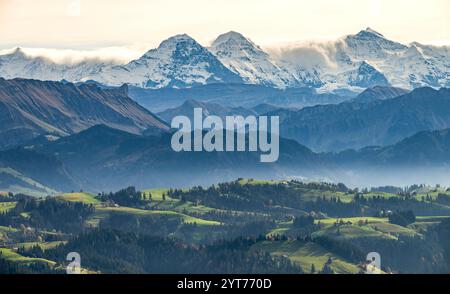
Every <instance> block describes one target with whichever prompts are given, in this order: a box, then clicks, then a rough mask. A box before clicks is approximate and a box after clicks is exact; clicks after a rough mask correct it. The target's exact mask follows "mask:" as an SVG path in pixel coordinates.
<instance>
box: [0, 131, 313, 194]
mask: <svg viewBox="0 0 450 294" xmlns="http://www.w3.org/2000/svg"><path fill="white" fill-rule="evenodd" d="M170 141H171V136H170V134H163V135H161V136H158V137H156V136H142V135H136V134H131V133H128V132H124V131H121V130H117V129H113V128H110V127H108V126H105V125H98V126H94V127H91V128H89V129H87V130H85V131H82V132H80V133H77V134H74V135H71V136H66V137H62V138H60V139H58V140H56V141H48V140H47V141H45V140H37V141H36V142H30V143H29V144H27V145H26V146H24V147H22V148H17V149H12V150H8V151H3V152H0V165H3V166H8V167H11V168H14V169H15V170H17V171H18V172H21V173H24V174H27V175H30V176H33V177H34V178H35V179H39V182H40V183H43V184H45V185H48V186H50V187H55V188H58V189H62V190H68V189H77V188H78V189H80V188H84V189H91V190H109V189H116V188H120V187H123V186H126V185H135V186H137V187H149V186H155V187H157V186H166V185H172V186H173V185H176V186H180V187H183V186H190V185H196V184H211V183H214V182H217V181H221V180H224V179H228V180H231V179H235V178H236V177H239V176H242V177H244V176H245V177H249V176H252V175H253V176H255V177H256V176H259V177H267V178H270V177H276V176H277V175H281V174H285V173H289V171H290V170H291V169H294V170H297V171H298V172H300V171H303V172H304V173H305V174H307V175H312V174H314V172H315V171H317V168H318V167H319V166H320V165H321V158H320V156H318V155H316V154H314V153H313V152H311V151H310V150H309V149H308V148H305V147H304V146H301V145H300V144H298V143H296V142H295V141H292V140H284V139H282V140H281V144H280V159H279V161H278V162H277V163H276V164H274V165H267V164H263V163H261V162H260V156H259V153H258V152H210V153H209V152H175V151H173V150H172V148H171V143H170ZM33 156H35V157H36V158H37V159H39V158H50V159H51V160H48V161H49V162H55V164H54V165H55V166H58V168H52V169H51V170H52V173H56V174H57V175H58V176H59V175H61V176H63V175H64V179H60V178H57V176H56V175H55V174H50V175H48V177H47V176H46V174H44V173H43V174H42V175H39V178H38V177H37V176H36V174H34V173H33V171H34V170H39V169H44V170H46V169H48V166H47V165H46V162H45V161H42V162H41V161H39V162H31V161H30V162H31V165H32V166H33V167H28V166H26V165H25V164H24V163H25V162H26V161H27V160H28V157H33ZM281 167H283V171H281ZM30 169H32V170H30ZM66 171H68V173H66ZM205 174H207V175H208V176H207V177H205ZM55 181H56V182H57V183H55ZM63 185H65V189H63V188H62V186H63Z"/></svg>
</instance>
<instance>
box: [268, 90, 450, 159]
mask: <svg viewBox="0 0 450 294" xmlns="http://www.w3.org/2000/svg"><path fill="white" fill-rule="evenodd" d="M365 95H367V93H366V94H363V96H365ZM371 100H373V101H372V102H369V103H361V102H358V101H350V102H343V103H340V104H337V105H318V106H313V107H306V108H303V109H301V110H297V111H293V110H278V111H275V112H271V113H269V115H279V116H280V133H281V135H282V136H284V137H287V138H291V139H295V140H297V141H298V142H300V143H301V144H304V145H306V146H308V147H309V148H311V149H313V150H315V151H340V150H344V149H359V148H363V147H365V146H386V145H391V144H394V143H396V142H398V141H400V140H402V139H404V138H406V137H408V136H412V135H414V134H415V133H417V132H420V131H432V130H440V129H446V128H449V127H450V90H449V89H444V88H443V89H441V90H434V89H432V88H418V89H415V90H414V91H412V92H410V93H407V94H404V95H401V96H398V97H396V98H391V99H387V100H383V99H375V100H374V99H373V98H371Z"/></svg>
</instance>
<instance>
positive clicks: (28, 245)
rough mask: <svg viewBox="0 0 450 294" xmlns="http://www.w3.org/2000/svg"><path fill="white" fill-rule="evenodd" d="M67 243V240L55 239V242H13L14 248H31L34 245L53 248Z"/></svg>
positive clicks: (45, 248)
mask: <svg viewBox="0 0 450 294" xmlns="http://www.w3.org/2000/svg"><path fill="white" fill-rule="evenodd" d="M65 243H67V242H66V241H53V242H26V243H16V244H13V245H12V246H11V247H12V248H25V249H30V248H31V247H34V246H39V247H40V248H41V249H42V250H47V249H52V248H55V247H57V246H59V245H61V244H65Z"/></svg>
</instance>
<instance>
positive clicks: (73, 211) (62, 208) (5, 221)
mask: <svg viewBox="0 0 450 294" xmlns="http://www.w3.org/2000/svg"><path fill="white" fill-rule="evenodd" d="M24 213H25V214H26V215H27V217H23V214H24ZM92 213H94V207H93V206H92V205H86V204H83V203H80V202H67V201H62V200H58V199H56V198H52V197H48V198H46V199H44V200H38V199H35V198H32V197H26V198H20V199H18V200H17V204H16V207H15V208H14V209H11V210H10V211H8V212H7V213H4V214H1V215H0V225H3V226H13V227H20V226H27V227H33V228H36V229H46V230H57V231H63V232H70V233H72V232H79V231H82V230H83V228H84V222H85V221H86V219H87V218H88V217H89V216H90V215H92Z"/></svg>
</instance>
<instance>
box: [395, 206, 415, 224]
mask: <svg viewBox="0 0 450 294" xmlns="http://www.w3.org/2000/svg"><path fill="white" fill-rule="evenodd" d="M388 217H389V222H390V223H391V224H395V225H399V226H403V227H406V226H407V225H409V224H412V223H414V222H415V221H416V216H415V215H414V212H412V210H407V211H396V212H393V213H391V214H390V215H389V216H388Z"/></svg>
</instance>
